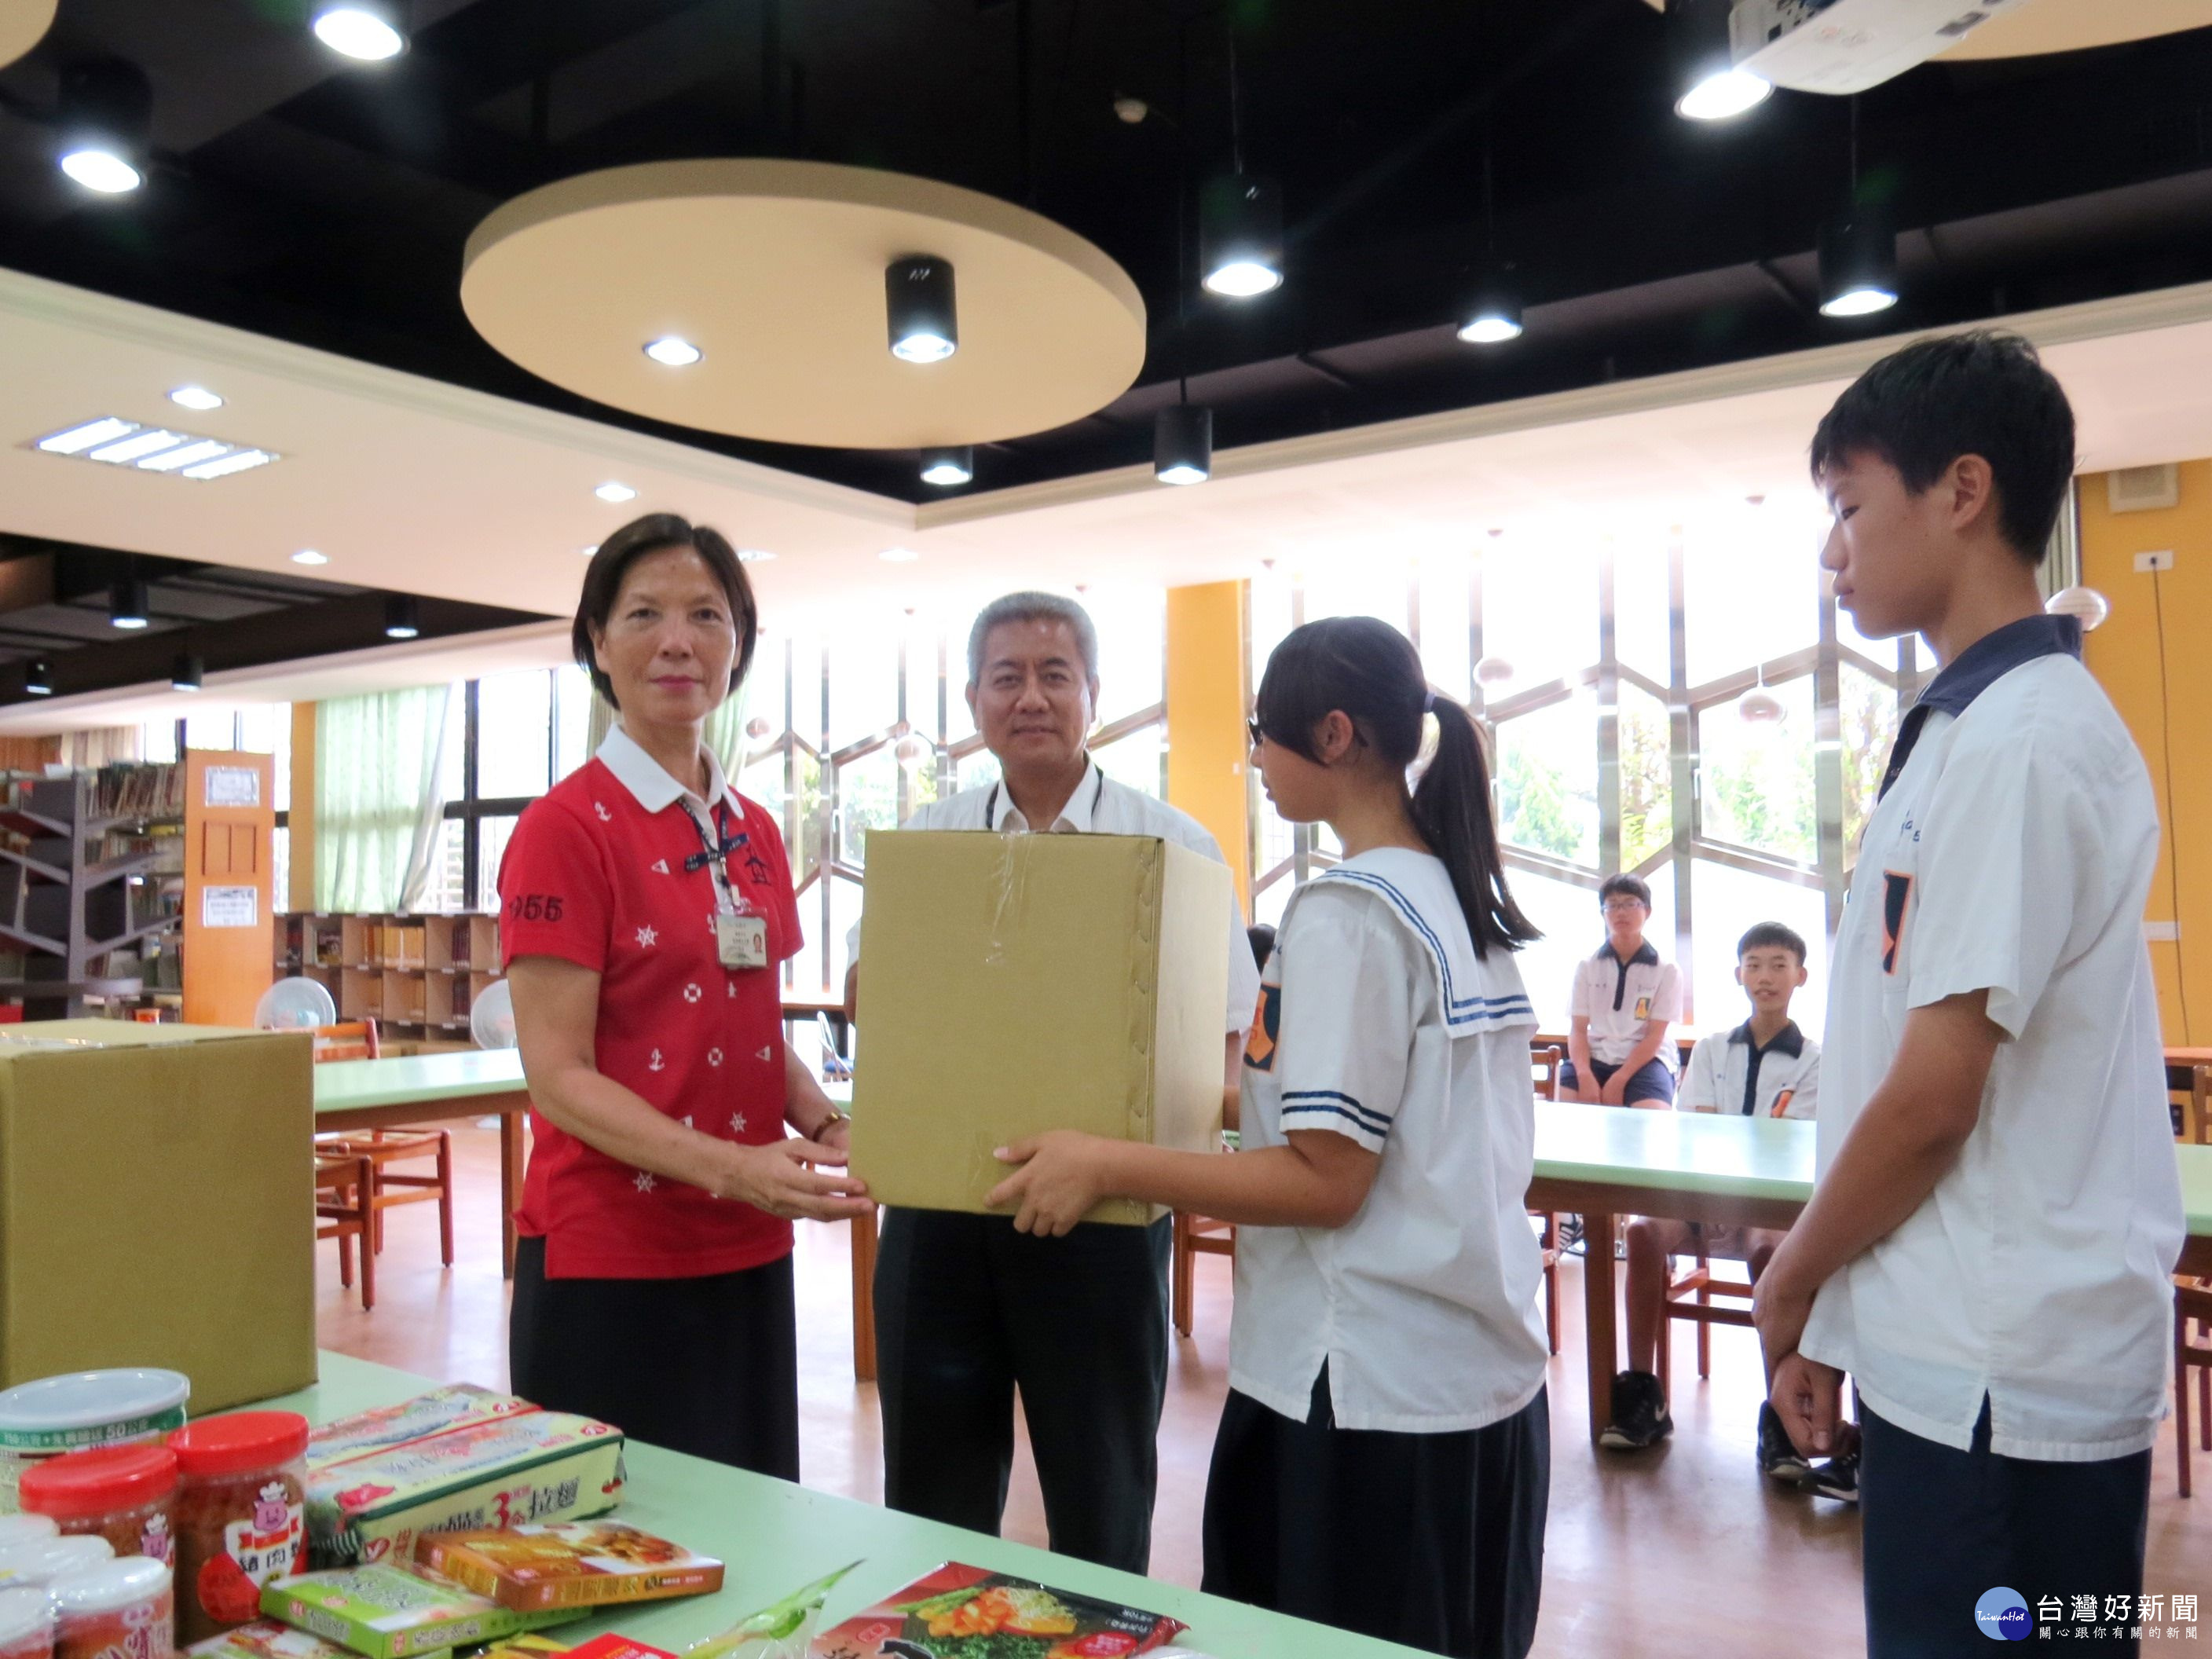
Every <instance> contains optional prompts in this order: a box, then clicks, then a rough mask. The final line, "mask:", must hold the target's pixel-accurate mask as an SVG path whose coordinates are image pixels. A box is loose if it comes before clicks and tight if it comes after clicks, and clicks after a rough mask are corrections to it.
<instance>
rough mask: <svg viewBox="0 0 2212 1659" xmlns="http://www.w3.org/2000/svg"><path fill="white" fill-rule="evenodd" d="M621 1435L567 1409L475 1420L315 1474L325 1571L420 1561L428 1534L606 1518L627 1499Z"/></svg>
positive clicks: (317, 1468)
mask: <svg viewBox="0 0 2212 1659" xmlns="http://www.w3.org/2000/svg"><path fill="white" fill-rule="evenodd" d="M622 1491H623V1436H622V1431H621V1430H619V1429H615V1428H610V1427H609V1426H608V1425H606V1424H605V1423H595V1422H593V1421H592V1419H590V1418H588V1417H571V1416H569V1415H568V1414H567V1413H563V1412H540V1411H530V1412H522V1413H517V1414H515V1415H513V1416H508V1417H499V1418H495V1419H492V1420H491V1421H489V1422H473V1423H469V1424H466V1425H464V1426H462V1427H460V1428H454V1429H447V1430H446V1431H444V1432H443V1433H441V1434H433V1435H430V1436H428V1437H425V1438H423V1439H420V1440H410V1441H408V1442H406V1443H404V1444H402V1445H397V1446H390V1447H387V1448H386V1449H384V1450H382V1451H376V1452H370V1453H368V1454H366V1455H362V1456H359V1457H349V1458H345V1459H343V1460H342V1461H340V1462H333V1463H324V1464H320V1465H313V1464H311V1465H310V1467H309V1468H308V1470H307V1549H308V1553H309V1556H310V1559H313V1561H315V1562H316V1563H317V1564H318V1565H325V1566H348V1565H352V1564H353V1563H355V1562H357V1561H362V1562H372V1563H375V1562H400V1563H404V1562H408V1561H411V1560H413V1559H415V1541H416V1538H418V1537H419V1536H421V1535H422V1534H423V1533H426V1532H466V1531H474V1530H482V1529H483V1528H491V1527H512V1526H519V1525H521V1524H522V1523H524V1522H538V1521H574V1520H580V1519H583V1518H584V1517H586V1516H594V1515H604V1514H605V1513H606V1512H607V1511H608V1510H611V1509H612V1508H614V1507H615V1505H616V1504H619V1503H620V1502H621V1501H622Z"/></svg>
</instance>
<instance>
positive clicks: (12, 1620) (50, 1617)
mask: <svg viewBox="0 0 2212 1659" xmlns="http://www.w3.org/2000/svg"><path fill="white" fill-rule="evenodd" d="M53 1654H54V1604H53V1603H52V1601H48V1600H47V1599H46V1591H45V1589H8V1588H5V1587H3V1586H0V1659H53Z"/></svg>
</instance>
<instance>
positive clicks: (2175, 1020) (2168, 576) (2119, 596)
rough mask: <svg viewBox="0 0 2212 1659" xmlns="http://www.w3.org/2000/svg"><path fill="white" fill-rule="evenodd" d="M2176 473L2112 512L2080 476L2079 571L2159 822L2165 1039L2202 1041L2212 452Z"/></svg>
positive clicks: (2207, 949)
mask: <svg viewBox="0 0 2212 1659" xmlns="http://www.w3.org/2000/svg"><path fill="white" fill-rule="evenodd" d="M2180 472H2181V499H2180V501H2179V504H2177V505H2176V506H2173V507H2167V508H2165V509H2162V510H2154V511H2151V512H2145V513H2114V512H2112V510H2111V508H2110V506H2109V504H2108V502H2107V500H2106V488H2105V477H2104V475H2103V474H2102V473H2088V474H2085V475H2084V476H2083V477H2082V478H2081V580H2082V582H2083V583H2084V584H2085V585H2086V586H2090V587H2093V588H2094V589H2096V590H2097V592H2100V593H2101V594H2103V595H2104V596H2105V598H2106V599H2107V600H2108V601H2110V603H2111V605H2112V614H2111V615H2110V616H2109V617H2106V619H2105V623H2104V625H2103V626H2102V627H2100V628H2099V629H2097V630H2096V631H2095V632H2094V633H2093V634H2091V635H2089V637H2088V641H2087V647H2086V648H2085V651H2084V653H2083V654H2084V657H2085V659H2086V660H2087V663H2088V665H2089V667H2090V670H2091V671H2093V673H2094V674H2095V675H2096V677H2097V679H2098V681H2099V683H2100V684H2102V685H2103V686H2104V688H2105V691H2106V695H2107V696H2110V697H2111V698H2112V702H2113V705H2114V706H2115V707H2116V708H2118V710H2119V711H2120V717H2121V718H2122V719H2123V720H2126V722H2127V724H2128V729H2129V731H2130V732H2133V733H2134V735H2135V740H2136V747H2138V748H2139V749H2141V750H2142V755H2143V760H2144V762H2145V763H2146V764H2148V766H2149V768H2150V776H2151V786H2152V788H2153V790H2154V793H2156V795H2157V797H2158V811H2159V817H2160V822H2161V823H2162V824H2163V825H2164V827H2165V830H2166V833H2165V836H2164V837H2163V838H2162V840H2161V842H2160V848H2159V864H2158V872H2157V874H2156V876H2155V877H2154V878H2153V879H2152V882H2151V890H2150V902H2149V903H2148V905H2147V906H2146V907H2145V909H2144V913H2143V917H2144V921H2146V922H2147V923H2148V924H2149V928H2150V932H2151V933H2152V935H2153V937H2152V939H2151V945H2150V957H2151V966H2152V969H2154V972H2155V973H2156V975H2157V976H2158V1000H2159V1014H2160V1022H2161V1024H2163V1026H2164V1028H2165V1034H2166V1042H2169V1043H2202V1042H2212V763H2208V762H2207V759H2206V754H2207V750H2206V732H2207V715H2208V714H2212V652H2208V651H2206V650H2205V649H2204V648H2203V640H2204V639H2205V638H2206V636H2207V635H2208V633H2212V460H2204V461H2187V462H2185V463H2183V464H2182V466H2181V469H2180ZM2151 552H2170V553H2172V555H2173V568H2172V569H2171V570H2166V571H2160V572H2159V573H2158V574H2147V573H2142V572H2139V571H2137V570H2136V568H2135V561H2136V555H2137V554H2138V553H2151ZM2176 927H2178V928H2179V935H2180V936H2179V939H2173V938H2172V937H2171V934H2172V931H2173V930H2174V929H2175V928H2176ZM2161 933H2164V934H2166V935H2168V936H2167V937H2165V938H2160V937H2159V936H2158V935H2160V934H2161Z"/></svg>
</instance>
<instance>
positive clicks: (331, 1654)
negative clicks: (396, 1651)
mask: <svg viewBox="0 0 2212 1659" xmlns="http://www.w3.org/2000/svg"><path fill="white" fill-rule="evenodd" d="M185 1653H186V1654H188V1655H190V1656H191V1659H353V1656H352V1655H351V1654H350V1653H349V1652H348V1651H347V1650H345V1649H344V1648H342V1647H340V1646H338V1645H337V1643H335V1642H325V1640H323V1638H321V1637H319V1636H315V1635H312V1634H310V1633H309V1632H307V1631H303V1630H294V1629H293V1628H292V1627H291V1626H289V1625H287V1624H284V1623H283V1622H281V1621H280V1620H275V1619H257V1620H254V1621H253V1622H252V1624H250V1625H240V1626H239V1627H238V1628H237V1629H236V1630H227V1631H225V1632H222V1635H220V1636H210V1637H209V1638H208V1639H207V1640H206V1641H204V1642H195V1643H193V1644H191V1646H190V1647H188V1648H186V1649H185ZM418 1659H445V1656H444V1654H443V1653H442V1652H440V1653H432V1654H423V1655H420V1656H418Z"/></svg>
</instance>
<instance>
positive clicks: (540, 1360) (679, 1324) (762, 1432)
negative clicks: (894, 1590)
mask: <svg viewBox="0 0 2212 1659" xmlns="http://www.w3.org/2000/svg"><path fill="white" fill-rule="evenodd" d="M507 1370H508V1374H509V1376H511V1377H512V1378H513V1389H514V1392H515V1393H517V1394H519V1395H521V1396H522V1397H523V1398H524V1399H525V1400H530V1401H536V1402H537V1403H538V1405H540V1406H543V1407H545V1408H546V1409H547V1410H548V1411H557V1412H575V1413H580V1414H581V1415H583V1416H585V1417H595V1418H597V1419H599V1420H600V1421H601V1422H603V1423H611V1424H613V1425H615V1426H616V1427H617V1428H618V1429H620V1430H621V1431H623V1433H624V1434H625V1435H627V1436H629V1437H630V1438H631V1439H633V1440H643V1441H647V1442H649V1443H651V1444H653V1445H656V1446H666V1447H668V1448H669V1449H671V1450H673V1451H680V1452H689V1453H690V1454H691V1455H693V1456H694V1457H705V1458H711V1459H712V1460H713V1461H714V1462H717V1463H729V1464H733V1465H735V1466H736V1467H737V1468H741V1469H751V1470H754V1471H756V1472H757V1473H758V1474H773V1475H780V1476H781V1477H782V1478H783V1479H784V1480H798V1479H799V1332H798V1321H797V1316H796V1314H795V1312H794V1310H793V1297H792V1283H791V1258H790V1257H789V1256H785V1257H783V1258H782V1259H781V1261H770V1262H767V1263H764V1264H763V1265H762V1266H760V1267H748V1268H746V1269H745V1270H744V1272H742V1273H716V1274H714V1275H712V1276H711V1277H708V1278H704V1279H548V1278H546V1277H545V1241H544V1239H542V1238H520V1239H517V1240H516V1241H515V1251H514V1308H513V1313H512V1314H511V1316H509V1318H508V1321H507Z"/></svg>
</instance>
